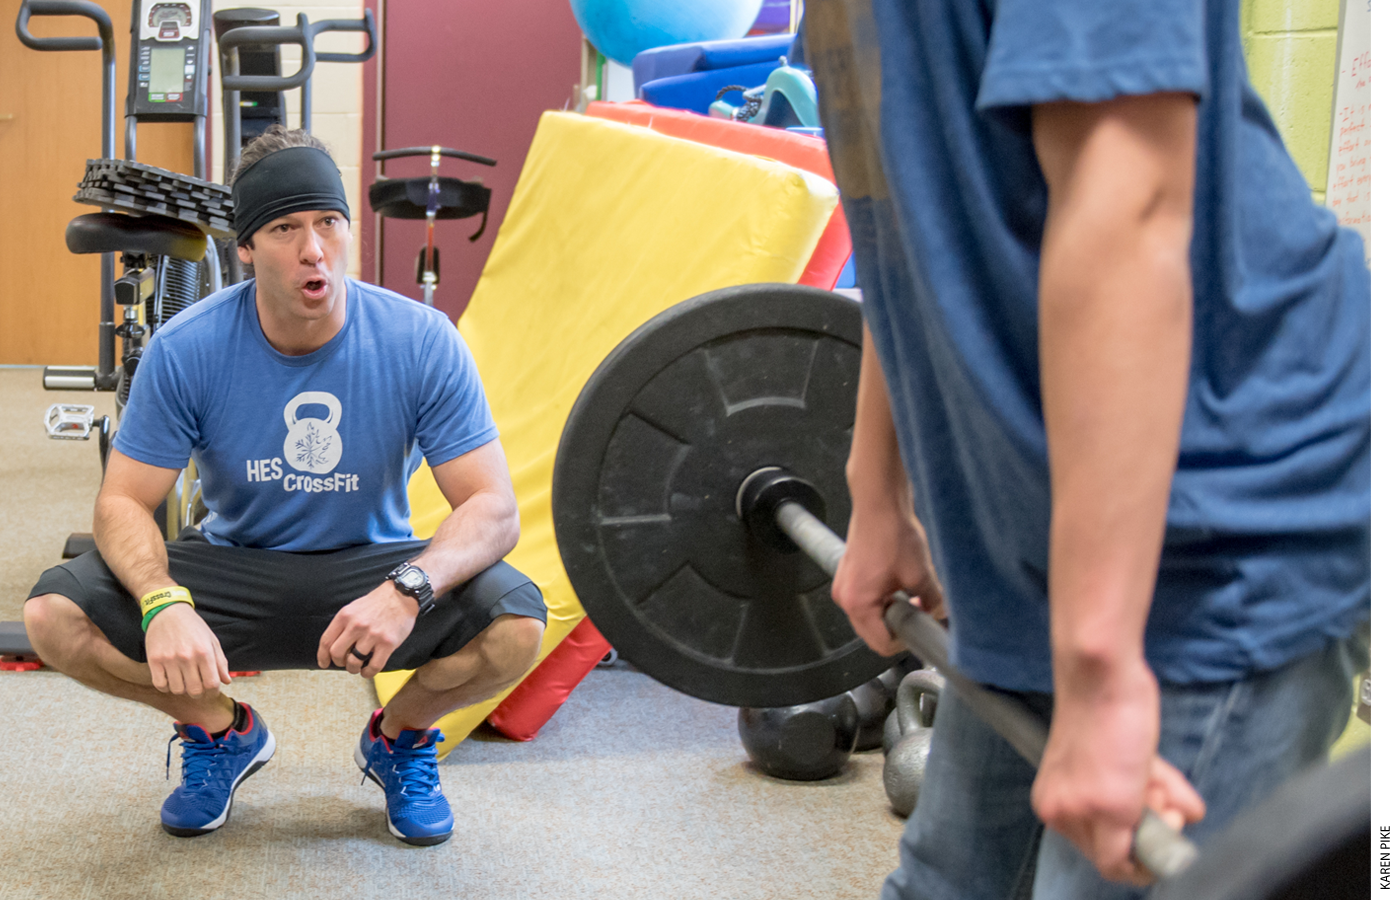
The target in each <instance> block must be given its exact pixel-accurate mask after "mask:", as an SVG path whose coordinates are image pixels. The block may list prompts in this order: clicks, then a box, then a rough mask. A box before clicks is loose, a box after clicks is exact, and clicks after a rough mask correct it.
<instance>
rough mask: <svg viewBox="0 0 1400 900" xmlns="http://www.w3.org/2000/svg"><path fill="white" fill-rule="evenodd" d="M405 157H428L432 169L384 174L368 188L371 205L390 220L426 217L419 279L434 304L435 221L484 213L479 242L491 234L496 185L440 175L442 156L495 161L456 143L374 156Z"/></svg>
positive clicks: (437, 281)
mask: <svg viewBox="0 0 1400 900" xmlns="http://www.w3.org/2000/svg"><path fill="white" fill-rule="evenodd" d="M405 156H426V157H428V166H429V169H430V173H431V174H429V175H428V176H427V177H426V178H422V177H419V178H385V177H384V176H382V175H381V176H380V177H379V178H378V179H376V180H375V182H374V184H372V185H370V188H369V205H370V208H371V209H373V210H374V211H375V212H376V213H379V214H380V215H383V216H388V217H389V218H391V219H423V220H425V221H426V222H427V230H428V237H427V243H426V244H424V245H423V247H422V248H420V249H419V251H418V261H417V263H416V265H415V269H414V278H415V280H416V281H417V282H418V284H420V285H422V286H423V302H424V303H425V304H427V305H428V306H432V305H433V291H434V290H435V289H436V288H437V286H438V284H440V283H441V280H442V279H441V271H442V270H441V267H440V263H441V259H440V256H439V254H438V248H437V247H436V246H434V245H433V225H434V223H435V222H436V221H437V220H438V219H470V218H471V217H472V216H476V215H480V216H481V226H480V227H479V228H477V230H476V232H475V233H474V234H472V236H471V237H469V238H467V240H469V241H476V240H477V239H479V238H480V237H481V236H482V234H484V233H485V232H486V217H487V214H488V212H489V210H490V207H491V189H490V188H488V187H486V186H485V185H484V184H482V183H481V181H480V179H473V180H471V181H463V180H462V179H460V178H452V177H449V176H445V175H439V174H438V167H439V166H440V165H441V164H442V158H443V157H444V156H449V157H452V158H454V159H465V160H467V161H468V162H474V163H480V164H481V165H483V166H494V165H495V164H496V161H495V160H494V159H491V158H489V157H485V156H479V155H477V154H475V153H468V152H467V151H465V150H453V149H452V148H451V147H440V146H437V145H436V144H435V145H433V146H431V147H402V148H400V149H398V150H380V151H379V152H378V153H375V154H374V157H373V158H374V159H375V160H376V161H379V162H382V161H384V160H389V159H399V158H401V157H405Z"/></svg>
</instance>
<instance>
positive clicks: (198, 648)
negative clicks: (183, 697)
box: [146, 603, 233, 697]
mask: <svg viewBox="0 0 1400 900" xmlns="http://www.w3.org/2000/svg"><path fill="white" fill-rule="evenodd" d="M146 662H147V663H148V664H149V665H150V667H151V684H152V686H154V687H155V689H156V690H158V691H164V692H165V693H168V694H188V695H189V696H191V697H198V696H199V695H201V694H203V693H204V692H205V691H216V690H218V689H219V685H220V683H223V684H229V683H230V682H232V681H233V679H232V678H231V677H229V674H228V660H227V659H225V658H224V649H223V647H221V646H219V639H218V638H216V637H215V636H214V632H213V631H210V630H209V626H208V625H207V624H206V623H205V621H204V620H203V619H201V618H200V617H199V614H198V613H196V612H195V611H194V607H192V606H190V605H188V604H185V603H172V604H170V605H169V606H167V607H166V608H165V609H162V610H161V611H160V612H158V613H156V614H155V617H154V618H152V619H151V624H150V627H149V628H148V629H147V631H146Z"/></svg>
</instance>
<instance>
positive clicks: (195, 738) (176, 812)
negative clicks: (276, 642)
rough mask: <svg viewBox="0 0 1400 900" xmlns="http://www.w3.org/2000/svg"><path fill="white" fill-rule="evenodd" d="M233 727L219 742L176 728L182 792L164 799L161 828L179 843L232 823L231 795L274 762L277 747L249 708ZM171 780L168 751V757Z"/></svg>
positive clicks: (196, 730)
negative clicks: (183, 839) (184, 838)
mask: <svg viewBox="0 0 1400 900" xmlns="http://www.w3.org/2000/svg"><path fill="white" fill-rule="evenodd" d="M237 706H238V707H239V709H237V710H236V711H235V712H234V722H233V725H232V726H230V727H229V729H228V731H226V732H224V734H223V736H221V737H217V738H215V737H210V735H209V732H207V731H205V730H204V729H203V728H201V727H200V726H198V725H181V724H180V723H179V722H176V723H175V736H174V737H172V738H171V739H170V743H171V744H173V743H175V740H176V738H178V739H179V740H180V742H181V746H180V769H181V774H180V786H179V787H177V788H176V789H175V790H174V791H172V792H171V794H170V796H169V797H167V798H165V804H164V805H162V806H161V808H160V825H161V827H162V828H164V829H165V830H166V831H168V832H170V833H171V834H173V835H175V836H176V837H197V836H199V835H201V834H208V833H209V832H211V831H213V830H215V829H216V828H218V827H220V826H221V825H223V824H224V822H226V821H228V813H229V809H230V808H231V807H232V806H233V792H234V791H236V790H238V786H239V785H240V784H242V783H243V782H244V781H246V780H247V779H248V776H250V775H252V774H253V773H254V772H256V771H257V770H258V769H261V768H262V767H263V766H264V765H266V764H267V761H268V760H269V759H272V753H273V751H274V750H276V749H277V741H276V740H275V739H273V737H272V732H271V731H269V730H268V728H267V725H266V724H265V723H264V722H263V720H262V717H261V716H259V715H258V714H257V713H256V712H254V711H253V708H252V707H251V706H249V705H248V704H246V703H239V704H237ZM165 772H166V777H169V775H170V750H169V745H167V748H166V753H165Z"/></svg>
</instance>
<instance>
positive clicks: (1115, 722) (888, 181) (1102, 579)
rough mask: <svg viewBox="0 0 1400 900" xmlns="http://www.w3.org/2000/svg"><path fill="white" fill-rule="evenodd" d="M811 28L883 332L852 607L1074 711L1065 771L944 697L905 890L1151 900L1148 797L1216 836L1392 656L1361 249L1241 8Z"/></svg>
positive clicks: (820, 19) (848, 558)
mask: <svg viewBox="0 0 1400 900" xmlns="http://www.w3.org/2000/svg"><path fill="white" fill-rule="evenodd" d="M806 15H807V20H806V23H805V28H806V36H807V51H808V52H807V58H808V61H809V62H810V63H811V65H812V68H813V70H814V73H815V76H816V79H817V83H818V84H819V85H820V88H821V104H822V117H823V124H824V125H825V128H826V135H827V139H828V141H829V144H830V149H831V154H832V159H833V165H834V169H835V172H836V175H837V181H838V183H839V184H840V186H841V189H842V195H843V204H844V207H845V210H846V215H847V218H848V220H849V221H850V223H851V229H852V236H853V239H854V244H855V249H856V256H857V259H858V270H859V282H860V285H861V288H862V290H863V293H864V301H865V302H864V311H865V316H866V324H867V332H866V345H865V346H866V353H865V356H864V359H863V364H862V369H861V382H860V389H859V398H858V404H857V416H856V426H855V432H854V438H853V445H852V450H851V456H850V460H849V463H848V467H847V477H848V481H849V484H850V488H851V495H852V515H851V521H850V527H849V534H848V550H847V553H846V555H845V558H844V560H843V562H842V565H841V568H840V570H839V571H838V573H837V577H836V579H835V582H834V585H833V592H834V594H835V596H836V598H837V600H838V602H840V603H841V605H842V606H843V608H845V609H846V611H847V612H848V614H849V615H850V618H851V621H852V624H853V626H854V627H855V629H856V631H857V632H858V633H859V634H860V635H861V637H863V638H864V639H865V640H866V642H867V643H869V644H870V645H871V646H872V647H873V648H874V649H876V650H879V651H881V652H887V653H888V652H894V651H895V650H897V649H899V648H898V645H897V644H896V643H894V642H893V641H892V639H891V637H890V635H889V633H888V632H887V631H886V629H885V627H884V624H883V618H882V610H883V608H884V606H885V605H886V604H887V603H888V602H890V601H889V599H888V598H889V595H890V594H891V593H892V592H893V591H894V590H895V589H897V588H903V589H906V590H908V591H909V592H910V593H911V594H914V595H916V596H918V597H920V598H921V601H920V602H921V603H922V605H923V606H925V607H926V608H928V609H929V610H930V611H933V612H935V613H937V614H940V615H943V614H947V615H948V616H949V617H950V620H951V629H952V639H953V640H952V653H953V661H954V663H955V664H956V665H958V666H959V667H960V668H961V669H962V671H963V672H964V673H965V674H967V675H969V676H970V677H971V678H973V679H975V680H977V681H979V682H982V683H985V684H987V685H989V686H991V687H993V688H996V689H1000V690H1003V691H1008V692H1012V693H1013V694H1014V695H1015V696H1017V697H1018V698H1019V699H1020V700H1021V701H1022V702H1024V703H1025V704H1026V705H1028V706H1029V707H1030V708H1032V709H1034V710H1036V711H1037V712H1039V713H1041V714H1042V715H1043V716H1045V717H1046V718H1047V719H1048V720H1049V722H1050V735H1049V743H1048V745H1047V748H1046V751H1045V756H1044V759H1043V762H1042V765H1041V768H1040V771H1039V772H1038V773H1037V772H1036V771H1035V770H1034V769H1033V768H1032V767H1031V766H1030V765H1029V764H1027V763H1025V762H1024V761H1023V760H1021V759H1020V758H1019V757H1018V756H1016V754H1015V753H1014V751H1013V750H1012V749H1011V748H1010V747H1009V746H1008V745H1007V744H1006V743H1005V742H1004V741H1003V740H1002V739H1001V738H999V737H998V736H997V735H996V734H995V733H993V732H991V730H990V729H989V728H987V727H986V726H985V725H983V724H982V723H981V722H980V721H978V720H977V719H976V717H975V716H974V715H972V713H971V712H970V711H969V710H968V709H967V707H966V706H965V705H963V704H962V703H961V702H960V701H959V698H958V697H957V696H956V693H952V694H951V695H946V696H945V699H944V700H943V702H941V703H940V705H939V710H938V714H937V720H936V722H935V727H934V736H933V745H932V749H931V751H930V754H929V764H928V769H927V772H926V777H925V781H924V788H923V793H922V795H921V798H920V802H919V805H918V807H917V809H916V810H915V811H914V813H913V814H912V815H911V817H910V819H909V824H908V826H907V828H906V831H905V835H904V838H903V840H902V843H901V864H900V868H899V869H898V870H896V871H895V872H894V873H893V874H892V875H891V876H890V878H889V880H888V881H887V882H886V885H885V889H884V896H885V897H886V898H916V897H917V898H925V897H929V898H931V897H957V898H960V900H966V898H999V900H1000V898H1007V897H1013V896H1033V897H1035V898H1037V900H1047V898H1076V900H1080V898H1110V897H1111V898H1119V897H1133V896H1138V895H1139V893H1140V891H1139V889H1138V888H1137V887H1134V886H1133V885H1134V884H1135V885H1141V884H1143V883H1145V881H1146V874H1145V873H1144V872H1143V871H1142V870H1141V869H1140V868H1139V867H1138V866H1137V864H1136V863H1135V862H1134V861H1133V859H1132V857H1131V853H1130V847H1131V839H1132V832H1133V829H1134V826H1135V825H1136V823H1137V822H1138V820H1139V819H1140V817H1141V815H1142V811H1143V809H1144V808H1146V807H1151V808H1153V809H1155V810H1156V811H1158V812H1159V813H1160V814H1162V815H1163V816H1164V817H1165V818H1167V819H1168V821H1170V822H1173V823H1174V824H1177V825H1181V824H1182V823H1186V824H1187V833H1188V835H1191V836H1194V837H1204V836H1207V835H1209V834H1210V833H1212V832H1214V831H1217V830H1218V829H1220V828H1221V827H1223V825H1224V824H1226V823H1228V821H1229V820H1230V818H1231V817H1232V816H1234V815H1235V814H1236V813H1238V812H1239V811H1241V810H1242V809H1244V808H1246V807H1248V806H1249V805H1251V804H1252V803H1254V802H1256V801H1257V800H1259V799H1261V798H1262V796H1264V795H1265V794H1267V793H1268V792H1269V791H1270V790H1271V789H1272V788H1273V787H1275V786H1276V785H1277V784H1278V783H1279V782H1280V781H1282V780H1283V779H1284V778H1286V777H1287V776H1288V775H1290V774H1291V773H1293V772H1295V771H1297V770H1299V769H1300V768H1302V767H1304V766H1306V765H1308V764H1310V763H1312V762H1313V761H1315V760H1318V759H1320V758H1321V757H1323V756H1324V755H1325V754H1326V752H1327V749H1328V747H1329V746H1330V744H1331V743H1332V741H1333V740H1335V738H1336V736H1337V735H1338V734H1339V733H1340V730H1341V728H1342V726H1343V724H1344V723H1345V719H1346V716H1347V712H1348V710H1349V708H1350V700H1351V685H1352V677H1353V675H1354V673H1355V672H1356V671H1357V669H1358V668H1359V667H1361V666H1364V664H1365V657H1366V654H1367V652H1368V651H1369V646H1368V645H1369V629H1368V625H1367V623H1368V620H1369V611H1370V567H1369V540H1370V531H1369V515H1370V481H1369V478H1370V476H1369V466H1370V357H1369V340H1370V313H1369V303H1370V276H1369V273H1368V271H1367V270H1366V268H1365V264H1364V258H1363V254H1362V243H1361V240H1360V237H1359V236H1358V235H1356V234H1355V233H1352V232H1350V231H1346V230H1344V229H1340V228H1339V227H1338V226H1337V223H1336V220H1335V218H1334V217H1333V216H1332V215H1331V214H1330V213H1329V212H1327V211H1325V210H1323V209H1320V208H1318V207H1317V206H1316V205H1315V204H1314V203H1313V202H1312V199H1311V195H1310V191H1309V189H1308V186H1307V184H1306V183H1305V181H1304V180H1303V178H1302V176H1301V175H1300V173H1299V172H1298V169H1297V167H1296V166H1295V165H1294V164H1293V162H1292V160H1291V159H1290V158H1289V156H1288V153H1287V151H1286V149H1285V148H1284V146H1283V143H1282V141H1281V140H1280V138H1279V135H1278V132H1277V130H1276V129H1275V128H1274V126H1273V124H1272V122H1271V120H1270V118H1269V115H1268V112H1267V111H1266V109H1265V108H1264V106H1263V103H1262V102H1261V101H1260V99H1259V97H1258V95H1257V94H1256V93H1255V92H1254V91H1253V89H1252V88H1251V87H1250V86H1249V83H1248V76H1247V72H1246V71H1245V66H1244V57H1243V53H1242V52H1241V44H1240V35H1239V10H1238V7H1237V4H1236V3H1235V2H1232V0H1194V2H1185V3H1167V4H1163V3H1156V2H1150V0H1124V2H1119V3H1111V4H1110V3H1102V2H1094V0H1052V2H1044V0H923V2H919V0H810V2H809V3H808V5H807V13H806ZM1042 822H1043V823H1044V824H1045V825H1048V826H1049V828H1048V829H1046V828H1044V827H1043V826H1042ZM1125 882H1126V883H1125Z"/></svg>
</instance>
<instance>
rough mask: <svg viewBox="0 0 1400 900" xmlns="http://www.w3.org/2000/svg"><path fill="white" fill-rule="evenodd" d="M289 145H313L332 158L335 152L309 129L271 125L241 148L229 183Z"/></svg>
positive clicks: (289, 146)
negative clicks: (236, 165) (255, 164)
mask: <svg viewBox="0 0 1400 900" xmlns="http://www.w3.org/2000/svg"><path fill="white" fill-rule="evenodd" d="M291 147H315V148H316V149H317V150H320V151H321V152H322V153H324V154H326V155H327V156H329V157H332V158H334V157H335V154H334V153H332V152H331V148H330V147H327V146H326V142H325V141H323V140H321V139H320V138H318V137H316V136H315V135H313V134H312V133H311V132H309V131H305V130H303V129H301V128H290V129H289V128H287V127H286V126H284V125H273V126H272V127H271V128H269V129H267V130H266V131H264V132H263V133H262V134H260V135H258V136H257V137H255V138H253V139H252V140H251V141H249V142H248V146H246V147H244V148H243V152H242V153H241V154H239V157H238V168H237V169H235V170H234V172H233V178H231V179H230V180H229V184H233V183H234V182H235V181H237V180H238V179H239V176H241V175H242V174H243V173H244V172H246V171H248V170H249V169H251V168H252V167H253V164H254V163H256V162H258V161H259V160H261V159H263V158H265V157H268V156H271V155H272V154H274V153H276V152H277V151H278V150H287V149H289V148H291Z"/></svg>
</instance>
